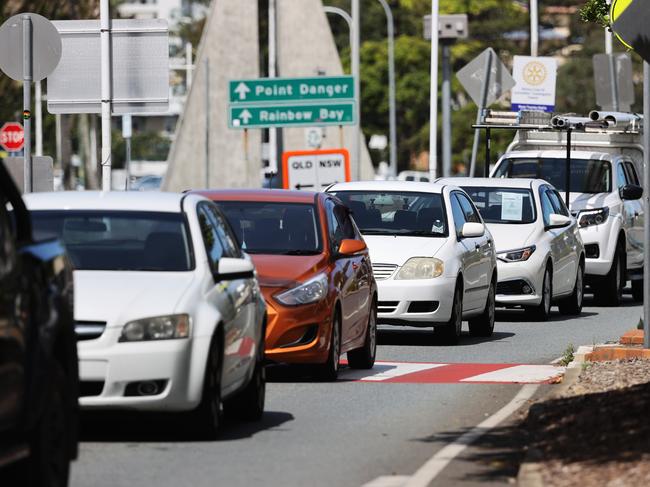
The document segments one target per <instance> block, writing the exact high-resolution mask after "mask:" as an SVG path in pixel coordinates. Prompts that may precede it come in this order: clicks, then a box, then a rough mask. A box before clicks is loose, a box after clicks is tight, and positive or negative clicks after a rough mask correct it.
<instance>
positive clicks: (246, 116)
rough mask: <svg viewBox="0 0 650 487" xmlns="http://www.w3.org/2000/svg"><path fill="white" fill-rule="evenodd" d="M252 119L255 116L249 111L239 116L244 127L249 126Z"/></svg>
mask: <svg viewBox="0 0 650 487" xmlns="http://www.w3.org/2000/svg"><path fill="white" fill-rule="evenodd" d="M252 117H253V115H252V114H251V112H249V111H248V110H244V111H243V112H241V113H240V114H239V118H241V119H242V120H243V121H244V125H248V122H249V121H250V119H251V118H252Z"/></svg>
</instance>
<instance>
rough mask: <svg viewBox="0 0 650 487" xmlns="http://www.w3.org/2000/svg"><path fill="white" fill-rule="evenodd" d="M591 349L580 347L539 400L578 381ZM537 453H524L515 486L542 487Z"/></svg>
mask: <svg viewBox="0 0 650 487" xmlns="http://www.w3.org/2000/svg"><path fill="white" fill-rule="evenodd" d="M592 348H593V347H588V346H581V347H579V348H578V350H577V351H576V352H575V353H574V355H573V361H572V362H571V363H569V365H567V368H566V371H565V373H564V376H563V378H562V382H561V383H560V384H558V385H557V386H556V387H554V388H552V389H551V390H550V391H549V392H548V393H547V394H545V395H544V396H543V397H541V398H540V399H543V400H544V401H547V400H550V399H555V398H558V397H560V396H562V395H563V394H564V393H565V392H566V391H567V390H568V389H569V388H570V387H571V386H572V385H573V384H575V383H576V382H577V381H578V377H580V373H581V372H582V364H583V363H584V361H585V355H586V354H587V353H589V352H591V350H592ZM538 456H539V453H538V452H537V451H535V450H531V449H529V450H528V451H527V452H526V456H525V457H524V461H523V462H522V464H521V465H520V466H519V472H518V473H517V485H519V486H520V487H544V481H543V477H542V464H541V463H540V462H537V461H536V459H537V457H538Z"/></svg>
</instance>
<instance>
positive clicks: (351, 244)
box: [339, 238, 368, 255]
mask: <svg viewBox="0 0 650 487" xmlns="http://www.w3.org/2000/svg"><path fill="white" fill-rule="evenodd" d="M367 248H368V247H367V246H366V242H364V241H363V240H354V239H351V238H346V239H344V240H342V241H341V245H339V254H341V255H354V254H356V253H357V252H361V251H362V250H366V249H367Z"/></svg>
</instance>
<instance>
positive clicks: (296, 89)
mask: <svg viewBox="0 0 650 487" xmlns="http://www.w3.org/2000/svg"><path fill="white" fill-rule="evenodd" d="M229 94H230V106H229V108H228V113H229V116H228V119H229V125H230V128H234V129H249V128H269V127H298V126H325V125H354V124H355V122H356V120H357V117H356V110H355V106H354V105H355V96H354V95H355V91H354V78H353V77H352V76H317V77H313V78H260V79H248V80H233V81H231V82H230V87H229Z"/></svg>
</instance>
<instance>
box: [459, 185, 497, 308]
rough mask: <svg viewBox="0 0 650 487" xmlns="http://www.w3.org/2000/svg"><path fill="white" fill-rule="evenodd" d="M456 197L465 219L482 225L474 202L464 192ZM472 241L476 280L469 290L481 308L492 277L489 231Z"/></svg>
mask: <svg viewBox="0 0 650 487" xmlns="http://www.w3.org/2000/svg"><path fill="white" fill-rule="evenodd" d="M456 197H457V198H458V201H459V203H460V206H461V208H462V209H463V214H464V215H465V221H467V222H470V223H480V224H481V225H483V220H482V219H481V216H480V214H479V212H478V210H477V209H476V207H475V206H474V203H472V201H471V200H470V199H469V197H467V195H465V194H464V193H460V192H456ZM472 240H473V242H474V253H475V255H476V264H475V265H476V275H477V279H478V280H477V282H476V285H473V286H472V288H471V292H472V293H473V294H474V296H473V298H474V299H476V306H477V307H479V308H483V307H484V306H485V301H486V299H487V296H488V292H489V289H490V279H491V277H492V273H491V271H492V239H491V237H490V234H489V232H487V231H486V232H485V233H484V234H483V235H481V236H480V237H476V238H473V239H472Z"/></svg>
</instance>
